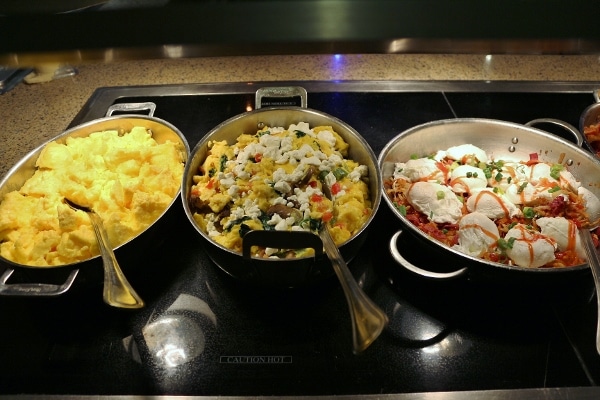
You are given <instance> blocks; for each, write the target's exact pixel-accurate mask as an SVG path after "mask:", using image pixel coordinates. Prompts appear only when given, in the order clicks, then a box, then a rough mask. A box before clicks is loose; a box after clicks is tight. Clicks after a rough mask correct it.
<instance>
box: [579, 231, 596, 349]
mask: <svg viewBox="0 0 600 400" xmlns="http://www.w3.org/2000/svg"><path fill="white" fill-rule="evenodd" d="M593 228H594V227H592V228H591V229H593ZM579 237H580V239H581V242H582V244H583V248H584V249H585V254H586V256H587V262H588V265H589V266H590V269H591V270H592V276H593V277H594V284H595V285H596V300H597V301H598V322H597V326H596V351H597V352H598V354H600V259H599V258H598V251H597V250H596V248H595V247H594V241H593V240H592V235H591V234H590V228H589V227H587V228H585V227H581V228H579Z"/></svg>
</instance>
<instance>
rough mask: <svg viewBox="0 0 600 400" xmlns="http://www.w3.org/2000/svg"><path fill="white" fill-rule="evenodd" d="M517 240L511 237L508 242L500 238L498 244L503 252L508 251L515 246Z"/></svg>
mask: <svg viewBox="0 0 600 400" xmlns="http://www.w3.org/2000/svg"><path fill="white" fill-rule="evenodd" d="M515 240H516V238H514V237H511V238H509V239H508V240H506V239H504V238H499V239H498V241H497V242H496V243H497V244H498V248H499V249H500V250H502V251H504V250H507V249H512V248H513V245H514V243H515Z"/></svg>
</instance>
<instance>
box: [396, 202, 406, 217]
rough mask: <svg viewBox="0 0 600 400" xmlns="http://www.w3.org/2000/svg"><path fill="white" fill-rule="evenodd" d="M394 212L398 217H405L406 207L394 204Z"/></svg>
mask: <svg viewBox="0 0 600 400" xmlns="http://www.w3.org/2000/svg"><path fill="white" fill-rule="evenodd" d="M396 210H398V211H399V212H400V215H402V216H403V217H406V206H405V205H403V204H396Z"/></svg>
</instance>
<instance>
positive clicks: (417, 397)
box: [0, 387, 600, 400]
mask: <svg viewBox="0 0 600 400" xmlns="http://www.w3.org/2000/svg"><path fill="white" fill-rule="evenodd" d="M599 396H600V388H598V387H570V388H546V389H514V390H489V391H486V390H482V391H465V392H427V393H399V394H389V395H382V394H373V395H366V394H361V395H356V396H354V395H347V396H342V397H343V399H344V400H489V399H494V400H522V399H527V400H572V399H577V400H597V399H598V398H599ZM149 398H152V399H153V400H171V399H173V398H174V397H173V396H150V397H149V396H136V395H122V396H106V395H93V396H83V395H71V396H65V395H56V396H55V395H18V396H15V395H0V400H4V399H7V400H8V399H10V400H14V399H17V400H40V399H43V400H59V399H60V400H88V399H89V400H92V399H93V400H142V399H149ZM176 398H177V399H178V400H221V399H223V397H221V396H177V397H176ZM260 398H261V397H260V396H227V400H246V399H253V400H256V399H260ZM264 398H268V397H264ZM278 398H280V399H289V400H319V399H328V398H331V396H279V397H278Z"/></svg>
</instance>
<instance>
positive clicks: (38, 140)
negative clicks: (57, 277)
mask: <svg viewBox="0 0 600 400" xmlns="http://www.w3.org/2000/svg"><path fill="white" fill-rule="evenodd" d="M75 67H76V68H77V70H78V73H77V74H76V75H74V76H69V77H65V78H60V79H55V80H51V81H49V82H46V83H35V84H28V83H21V84H19V85H17V86H16V87H15V88H14V89H12V90H11V91H9V92H7V93H5V94H2V95H0V148H1V149H2V158H1V159H0V176H1V175H4V174H5V173H6V172H7V171H8V169H9V168H10V167H11V166H12V165H14V164H15V163H16V162H17V161H18V160H19V159H21V158H22V157H23V156H24V155H25V154H27V153H28V152H29V151H30V150H32V149H34V148H35V147H37V146H39V145H40V144H42V143H44V142H45V141H47V140H49V139H51V138H52V137H54V136H56V135H58V134H59V133H61V132H62V131H64V129H65V128H66V127H67V125H68V124H69V123H70V121H71V120H72V119H73V118H74V117H75V115H76V114H77V112H78V111H79V110H80V109H81V107H82V106H83V105H84V103H85V102H86V101H87V100H88V98H89V97H90V96H91V95H92V93H93V92H94V90H95V89H97V88H99V87H106V86H130V85H158V84H184V83H221V82H257V81H302V80H306V81H311V80H397V81H415V80H416V81H420V80H426V81H453V80H470V81H473V80H474V81H481V80H484V81H486V80H492V81H553V82H554V81H556V82H563V81H564V82H567V81H569V82H593V81H600V59H599V57H597V56H590V55H585V56H561V55H539V56H538V55H527V56H522V55H519V56H511V55H494V56H491V57H490V56H485V55H460V54H458V55H444V54H439V55H410V54H397V55H396V54H373V55H344V56H341V57H337V58H336V57H334V56H332V55H314V56H310V55H298V56H254V57H210V58H192V59H168V60H167V59H165V60H144V61H140V60H137V61H119V62H107V63H91V64H83V65H76V66H75Z"/></svg>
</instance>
